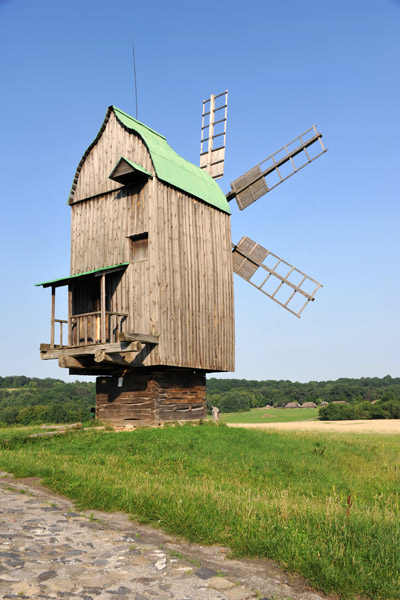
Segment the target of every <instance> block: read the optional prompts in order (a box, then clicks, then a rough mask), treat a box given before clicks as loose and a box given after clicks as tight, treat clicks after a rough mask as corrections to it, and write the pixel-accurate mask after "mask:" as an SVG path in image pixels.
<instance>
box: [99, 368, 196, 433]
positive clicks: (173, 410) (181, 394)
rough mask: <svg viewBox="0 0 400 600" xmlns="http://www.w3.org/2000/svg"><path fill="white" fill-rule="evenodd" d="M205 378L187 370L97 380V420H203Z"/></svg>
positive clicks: (122, 422) (141, 372)
mask: <svg viewBox="0 0 400 600" xmlns="http://www.w3.org/2000/svg"><path fill="white" fill-rule="evenodd" d="M206 416H207V409H206V378H205V374H204V373H195V372H194V371H191V370H187V369H182V370H178V369H167V370H151V369H150V370H146V371H144V370H140V369H138V370H137V371H136V372H135V373H134V374H127V375H126V376H125V377H124V378H123V382H122V386H121V387H118V377H98V378H97V379H96V417H97V418H98V419H101V420H102V421H104V422H107V423H111V424H113V425H125V426H126V425H154V424H158V423H163V422H166V421H182V420H196V419H204V418H206Z"/></svg>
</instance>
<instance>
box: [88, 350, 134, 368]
mask: <svg viewBox="0 0 400 600" xmlns="http://www.w3.org/2000/svg"><path fill="white" fill-rule="evenodd" d="M135 358H136V353H135V352H127V353H125V354H123V355H122V354H119V353H117V352H112V353H108V352H106V350H104V349H100V350H97V351H96V354H95V355H94V362H96V363H111V364H113V365H122V366H128V367H129V364H130V363H131V362H132V361H133V360H134V359H135Z"/></svg>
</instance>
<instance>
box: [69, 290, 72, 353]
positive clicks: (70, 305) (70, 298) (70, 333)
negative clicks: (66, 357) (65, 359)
mask: <svg viewBox="0 0 400 600" xmlns="http://www.w3.org/2000/svg"><path fill="white" fill-rule="evenodd" d="M71 317H72V285H69V286H68V346H72V319H71Z"/></svg>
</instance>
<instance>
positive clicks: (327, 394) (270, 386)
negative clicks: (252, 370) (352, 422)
mask: <svg viewBox="0 0 400 600" xmlns="http://www.w3.org/2000/svg"><path fill="white" fill-rule="evenodd" d="M343 401H344V402H348V404H349V405H338V404H332V403H333V402H343ZM289 402H297V403H298V404H304V402H315V404H317V405H320V404H321V403H322V402H328V404H329V406H327V407H322V408H321V409H320V416H321V418H322V419H323V420H331V421H332V420H340V419H368V418H375V419H384V418H387V419H399V418H400V378H399V377H397V378H393V377H390V375H387V376H386V377H383V378H379V377H362V378H361V379H347V378H341V379H337V380H336V381H309V382H308V383H298V382H292V381H287V380H280V381H272V380H266V381H252V380H246V379H216V378H215V377H214V378H211V379H208V380H207V407H208V408H209V409H211V407H212V406H217V407H218V408H219V409H220V411H221V412H238V411H248V410H250V409H251V408H256V407H262V406H266V405H267V404H268V405H270V406H274V407H284V406H285V405H286V404H288V403H289Z"/></svg>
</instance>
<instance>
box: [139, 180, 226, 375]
mask: <svg viewBox="0 0 400 600" xmlns="http://www.w3.org/2000/svg"><path fill="white" fill-rule="evenodd" d="M153 185H154V187H155V188H156V189H155V191H154V193H153V197H154V199H155V202H154V203H152V204H151V208H149V255H150V256H149V258H150V290H151V301H152V314H153V315H154V329H155V330H159V333H160V335H162V343H160V345H159V353H160V355H159V359H160V364H174V365H179V366H182V367H192V368H198V369H208V370H211V371H214V370H215V371H218V370H221V371H233V370H234V353H235V334H234V302H233V274H232V253H231V231H230V216H229V215H227V214H226V213H223V212H221V211H219V210H217V209H214V208H212V207H210V206H209V205H207V204H205V203H203V202H201V201H199V200H195V199H194V198H191V197H189V196H187V195H186V194H184V193H182V192H180V191H179V190H176V189H175V188H172V187H170V186H168V185H166V184H164V183H163V182H157V181H154V183H153ZM153 307H154V309H155V310H154V312H153ZM160 342H161V338H160Z"/></svg>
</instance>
